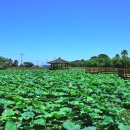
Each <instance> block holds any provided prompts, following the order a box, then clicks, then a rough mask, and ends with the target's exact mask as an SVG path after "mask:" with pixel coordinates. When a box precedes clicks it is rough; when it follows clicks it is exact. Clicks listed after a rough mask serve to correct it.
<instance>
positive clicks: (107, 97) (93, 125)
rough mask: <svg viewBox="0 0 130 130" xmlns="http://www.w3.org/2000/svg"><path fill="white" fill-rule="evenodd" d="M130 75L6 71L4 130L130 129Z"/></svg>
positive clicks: (1, 97)
mask: <svg viewBox="0 0 130 130" xmlns="http://www.w3.org/2000/svg"><path fill="white" fill-rule="evenodd" d="M129 125H130V80H124V79H121V78H120V77H119V76H118V75H113V74H87V73H85V72H84V71H83V70H78V69H77V70H76V69H75V70H55V71H50V70H1V71H0V130H130V126H129Z"/></svg>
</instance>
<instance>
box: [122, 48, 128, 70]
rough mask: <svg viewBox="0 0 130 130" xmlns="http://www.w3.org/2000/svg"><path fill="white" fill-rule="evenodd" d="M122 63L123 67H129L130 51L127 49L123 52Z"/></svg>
mask: <svg viewBox="0 0 130 130" xmlns="http://www.w3.org/2000/svg"><path fill="white" fill-rule="evenodd" d="M121 56H122V59H121V63H122V67H124V68H127V67H128V64H129V63H128V62H129V58H128V51H127V50H123V51H122V52H121Z"/></svg>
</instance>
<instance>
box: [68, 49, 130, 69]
mask: <svg viewBox="0 0 130 130" xmlns="http://www.w3.org/2000/svg"><path fill="white" fill-rule="evenodd" d="M70 66H71V67H114V68H127V67H130V58H129V57H128V51H127V50H123V51H121V54H116V55H115V56H114V57H113V58H110V57H109V56H108V55H106V54H99V55H98V56H92V57H91V58H90V59H89V60H84V59H82V60H76V61H72V62H70Z"/></svg>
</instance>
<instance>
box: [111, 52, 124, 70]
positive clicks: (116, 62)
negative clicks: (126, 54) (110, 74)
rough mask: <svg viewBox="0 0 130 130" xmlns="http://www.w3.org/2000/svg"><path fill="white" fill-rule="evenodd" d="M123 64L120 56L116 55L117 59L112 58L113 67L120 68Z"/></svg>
mask: <svg viewBox="0 0 130 130" xmlns="http://www.w3.org/2000/svg"><path fill="white" fill-rule="evenodd" d="M121 64H122V63H121V57H120V55H119V54H116V55H115V57H113V58H112V65H113V67H116V68H119V67H121Z"/></svg>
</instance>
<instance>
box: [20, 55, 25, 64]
mask: <svg viewBox="0 0 130 130" xmlns="http://www.w3.org/2000/svg"><path fill="white" fill-rule="evenodd" d="M23 55H24V54H22V53H21V54H20V56H21V66H22V65H23Z"/></svg>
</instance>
